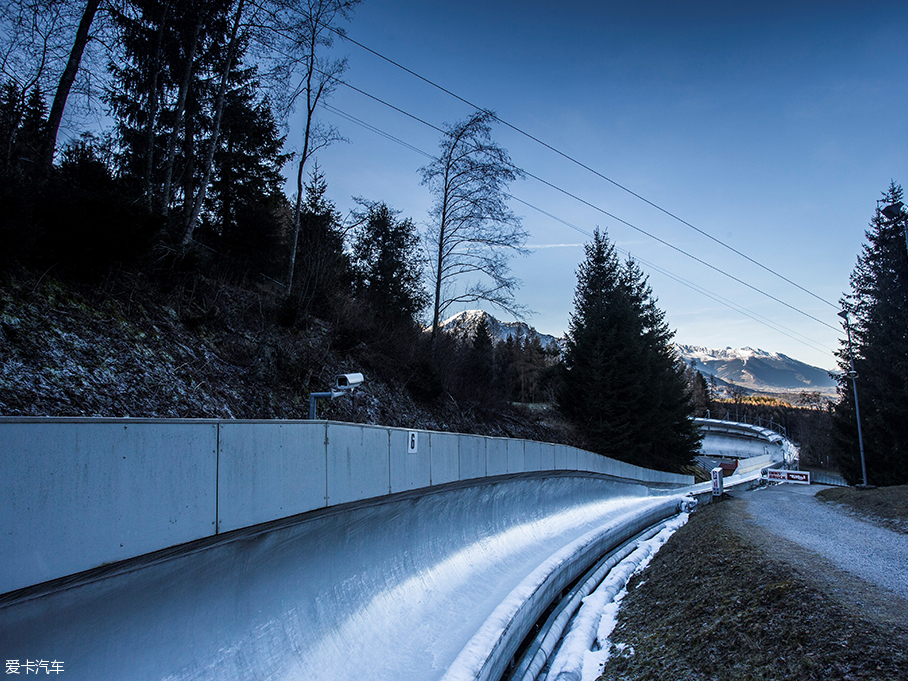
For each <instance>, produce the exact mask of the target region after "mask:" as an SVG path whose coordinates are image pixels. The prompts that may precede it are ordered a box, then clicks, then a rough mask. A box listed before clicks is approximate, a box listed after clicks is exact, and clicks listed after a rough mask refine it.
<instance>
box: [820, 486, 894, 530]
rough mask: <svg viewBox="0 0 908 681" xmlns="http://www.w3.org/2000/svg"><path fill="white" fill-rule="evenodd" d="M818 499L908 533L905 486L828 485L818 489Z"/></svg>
mask: <svg viewBox="0 0 908 681" xmlns="http://www.w3.org/2000/svg"><path fill="white" fill-rule="evenodd" d="M817 498H818V499H822V500H823V501H827V502H830V503H836V504H841V505H842V506H845V507H846V508H847V509H848V510H849V511H850V512H851V513H854V514H856V515H860V516H862V517H864V518H866V519H868V520H870V521H872V522H875V523H878V524H880V525H883V526H885V527H888V528H889V529H891V530H895V531H896V532H901V533H903V534H908V485H895V486H892V487H875V488H873V489H859V488H857V487H828V488H826V489H822V490H820V491H819V492H817Z"/></svg>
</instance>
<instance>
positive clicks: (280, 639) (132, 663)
mask: <svg viewBox="0 0 908 681" xmlns="http://www.w3.org/2000/svg"><path fill="white" fill-rule="evenodd" d="M323 432H324V428H323ZM258 435H259V436H260V435H261V434H260V433H259V434H258ZM680 498H681V497H680V496H678V497H674V498H672V497H651V496H649V495H648V490H647V488H646V487H645V486H643V485H639V484H627V483H620V482H615V481H610V480H607V479H604V478H602V477H598V476H592V475H584V474H572V473H558V474H555V475H553V476H550V475H546V474H545V473H539V474H526V475H525V476H515V477H505V478H501V477H499V478H495V479H488V480H482V481H479V482H478V483H477V484H455V485H450V486H446V487H442V488H434V489H430V490H427V491H425V492H422V491H420V492H417V493H411V494H404V495H395V496H392V497H386V498H382V499H379V500H375V501H374V502H363V503H360V504H354V505H352V506H350V507H347V508H345V509H344V511H343V512H340V513H334V512H331V511H330V510H329V511H326V512H323V513H316V514H312V515H307V516H302V517H300V518H295V519H291V520H288V521H285V522H283V523H278V524H276V526H269V527H267V528H255V529H251V530H245V531H241V532H237V533H232V534H231V535H228V536H226V537H225V538H224V539H223V540H222V541H219V542H215V543H213V544H212V545H211V546H207V547H204V548H198V549H196V550H193V551H187V552H177V553H175V555H171V556H168V557H167V558H166V559H162V560H157V561H154V562H149V563H147V564H143V565H141V566H131V568H132V569H129V570H120V571H116V572H114V573H113V574H111V575H108V576H106V578H104V579H96V580H89V581H82V582H78V583H76V584H74V585H71V586H69V587H68V588H61V589H55V590H50V591H49V592H47V593H44V594H41V596H40V597H37V598H27V597H25V598H19V599H17V600H15V601H13V602H11V603H8V604H5V605H0V641H2V642H3V649H4V653H5V654H6V655H7V659H20V660H22V661H23V662H24V660H26V659H48V660H51V659H57V660H62V661H63V662H64V663H65V668H64V670H65V678H67V679H85V680H86V681H89V680H94V679H99V678H103V679H105V681H118V680H120V679H123V680H124V681H126V680H128V681H146V680H147V681H159V680H160V679H173V680H176V679H179V680H181V681H191V680H205V681H208V680H212V679H216V680H217V681H240V680H241V679H266V678H267V679H317V680H322V679H324V680H330V681H356V680H359V679H370V680H374V681H440V680H441V679H442V678H443V677H444V678H445V679H451V678H456V679H488V678H496V674H494V673H492V672H493V671H495V670H498V671H500V670H502V669H503V667H504V665H506V664H507V661H508V659H510V656H511V655H512V654H513V652H514V650H515V648H516V647H517V645H518V644H519V643H520V641H521V640H522V639H523V638H524V636H525V635H526V634H527V633H528V632H529V631H530V630H531V628H532V626H533V623H534V622H535V621H536V620H537V618H538V617H539V616H540V615H541V614H542V612H543V611H544V610H545V608H546V607H547V606H548V604H549V603H550V602H551V600H552V599H553V598H555V597H556V596H557V595H558V594H559V593H561V591H562V590H563V589H564V588H565V587H566V586H567V585H568V584H570V583H571V582H572V581H573V579H574V578H576V577H577V576H579V575H580V574H581V573H582V572H583V571H584V570H585V569H586V568H587V567H589V566H590V565H591V564H592V563H594V562H595V561H596V560H598V558H599V557H600V556H601V555H603V554H604V553H607V552H608V551H609V550H610V549H611V548H613V547H614V546H615V545H617V544H618V543H620V542H622V541H625V540H626V539H628V538H629V537H630V536H632V535H633V534H635V533H636V532H639V531H640V530H641V529H643V527H645V526H647V525H649V524H650V523H653V522H656V521H658V520H659V519H661V518H664V517H666V516H669V515H672V514H674V513H675V512H676V511H677V505H678V501H679V499H680ZM452 670H453V671H452ZM458 670H460V672H463V673H460V672H458Z"/></svg>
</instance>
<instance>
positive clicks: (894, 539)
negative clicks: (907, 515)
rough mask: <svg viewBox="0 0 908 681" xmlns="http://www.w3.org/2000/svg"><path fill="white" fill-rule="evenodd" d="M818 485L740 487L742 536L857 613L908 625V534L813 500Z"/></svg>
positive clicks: (736, 521)
mask: <svg viewBox="0 0 908 681" xmlns="http://www.w3.org/2000/svg"><path fill="white" fill-rule="evenodd" d="M819 489H821V488H820V487H819V486H816V485H811V486H802V485H776V486H774V487H770V488H766V489H760V490H754V491H751V492H744V493H735V494H734V496H735V497H737V498H738V499H739V500H740V501H742V502H744V503H743V504H742V507H741V512H740V513H738V514H734V516H733V517H732V518H730V523H731V524H732V525H733V526H734V525H738V529H739V530H740V531H741V533H742V534H743V536H746V537H748V539H750V540H751V541H753V542H754V543H755V544H758V545H759V546H760V547H761V548H762V550H763V551H764V552H765V553H766V555H767V556H769V557H772V558H776V559H779V560H781V561H783V562H784V563H786V564H787V565H789V566H790V567H791V568H792V569H793V571H795V572H797V573H798V574H799V575H801V576H802V577H804V578H805V579H808V580H809V581H811V582H813V583H815V584H816V585H817V586H818V587H820V588H821V589H823V590H824V591H825V592H826V593H827V594H829V595H831V596H833V597H834V598H835V599H836V600H838V601H839V602H840V603H841V604H842V605H843V606H845V607H846V608H848V609H849V610H851V611H852V612H854V613H855V614H857V615H862V616H864V617H868V618H870V619H873V620H876V621H878V622H880V623H882V624H886V625H890V626H898V627H899V628H902V629H906V630H908V567H906V566H908V536H906V535H904V534H899V533H897V532H893V531H892V530H888V529H885V528H883V527H880V526H879V525H876V524H872V523H870V522H867V521H864V520H861V519H860V518H858V517H856V516H854V515H852V514H849V513H846V512H844V511H843V509H840V508H839V507H837V506H836V505H832V504H824V503H823V502H821V501H820V500H819V499H816V498H815V496H814V495H815V494H816V493H817V491H819Z"/></svg>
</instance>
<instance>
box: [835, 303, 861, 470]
mask: <svg viewBox="0 0 908 681" xmlns="http://www.w3.org/2000/svg"><path fill="white" fill-rule="evenodd" d="M839 317H841V318H842V319H844V320H845V331H846V333H847V334H848V358H849V360H850V361H851V371H849V372H848V374H847V376H848V378H850V379H851V389H852V390H853V391H854V415H855V418H856V419H857V422H858V447H859V448H860V450H861V474H862V475H863V476H864V485H863V486H864V487H867V464H866V463H865V461H864V436H863V435H862V434H861V408H860V407H859V406H858V372H857V371H855V370H854V352H853V351H852V349H851V322H850V321H849V320H848V313H847V312H846V311H845V310H842V311H841V312H839Z"/></svg>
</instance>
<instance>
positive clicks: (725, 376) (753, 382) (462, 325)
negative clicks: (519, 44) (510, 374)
mask: <svg viewBox="0 0 908 681" xmlns="http://www.w3.org/2000/svg"><path fill="white" fill-rule="evenodd" d="M483 319H485V321H486V324H487V325H488V327H489V333H490V335H491V336H492V339H493V341H496V342H498V341H501V342H504V341H506V340H507V339H508V338H533V337H537V338H538V339H539V342H540V344H541V345H542V346H543V347H544V348H546V349H549V350H553V351H557V352H561V350H562V349H563V348H564V339H563V338H556V337H555V336H551V335H549V334H543V333H539V332H538V331H536V329H534V328H533V327H532V326H530V325H529V324H527V323H526V322H520V321H515V322H502V321H500V320H499V319H496V318H495V317H494V316H493V315H491V314H489V313H488V312H485V311H484V310H464V311H462V312H458V313H457V314H455V315H452V316H450V317H448V318H447V319H446V320H445V321H444V322H442V323H441V325H440V327H441V329H442V330H444V331H445V332H446V333H451V334H453V335H455V336H457V337H458V338H461V339H464V340H466V339H470V338H472V337H473V335H474V334H475V333H476V327H477V326H478V325H479V323H480V321H481V320H483ZM675 348H676V349H677V351H678V354H679V356H680V357H681V359H682V360H683V361H684V362H685V364H690V363H691V361H693V362H694V368H696V369H697V370H698V371H700V372H701V373H702V374H703V375H704V377H706V378H707V380H709V378H710V377H711V376H714V377H715V380H716V383H717V385H718V387H719V388H720V389H721V390H723V391H726V392H727V391H728V390H729V389H730V388H731V386H732V385H735V386H738V387H741V388H744V389H745V391H747V392H756V393H773V394H776V393H800V392H819V393H821V394H823V395H826V396H828V397H832V396H834V395H835V394H836V387H837V385H838V384H837V382H836V381H835V379H833V378H832V377H831V376H830V375H829V372H828V371H827V370H825V369H822V368H821V367H816V366H812V365H810V364H807V363H805V362H801V361H800V360H797V359H795V358H793V357H789V356H788V355H785V354H783V353H781V352H769V351H767V350H762V349H760V348H752V347H750V346H744V347H743V348H732V347H730V346H728V347H725V348H707V347H705V346H699V345H686V344H683V343H675Z"/></svg>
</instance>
